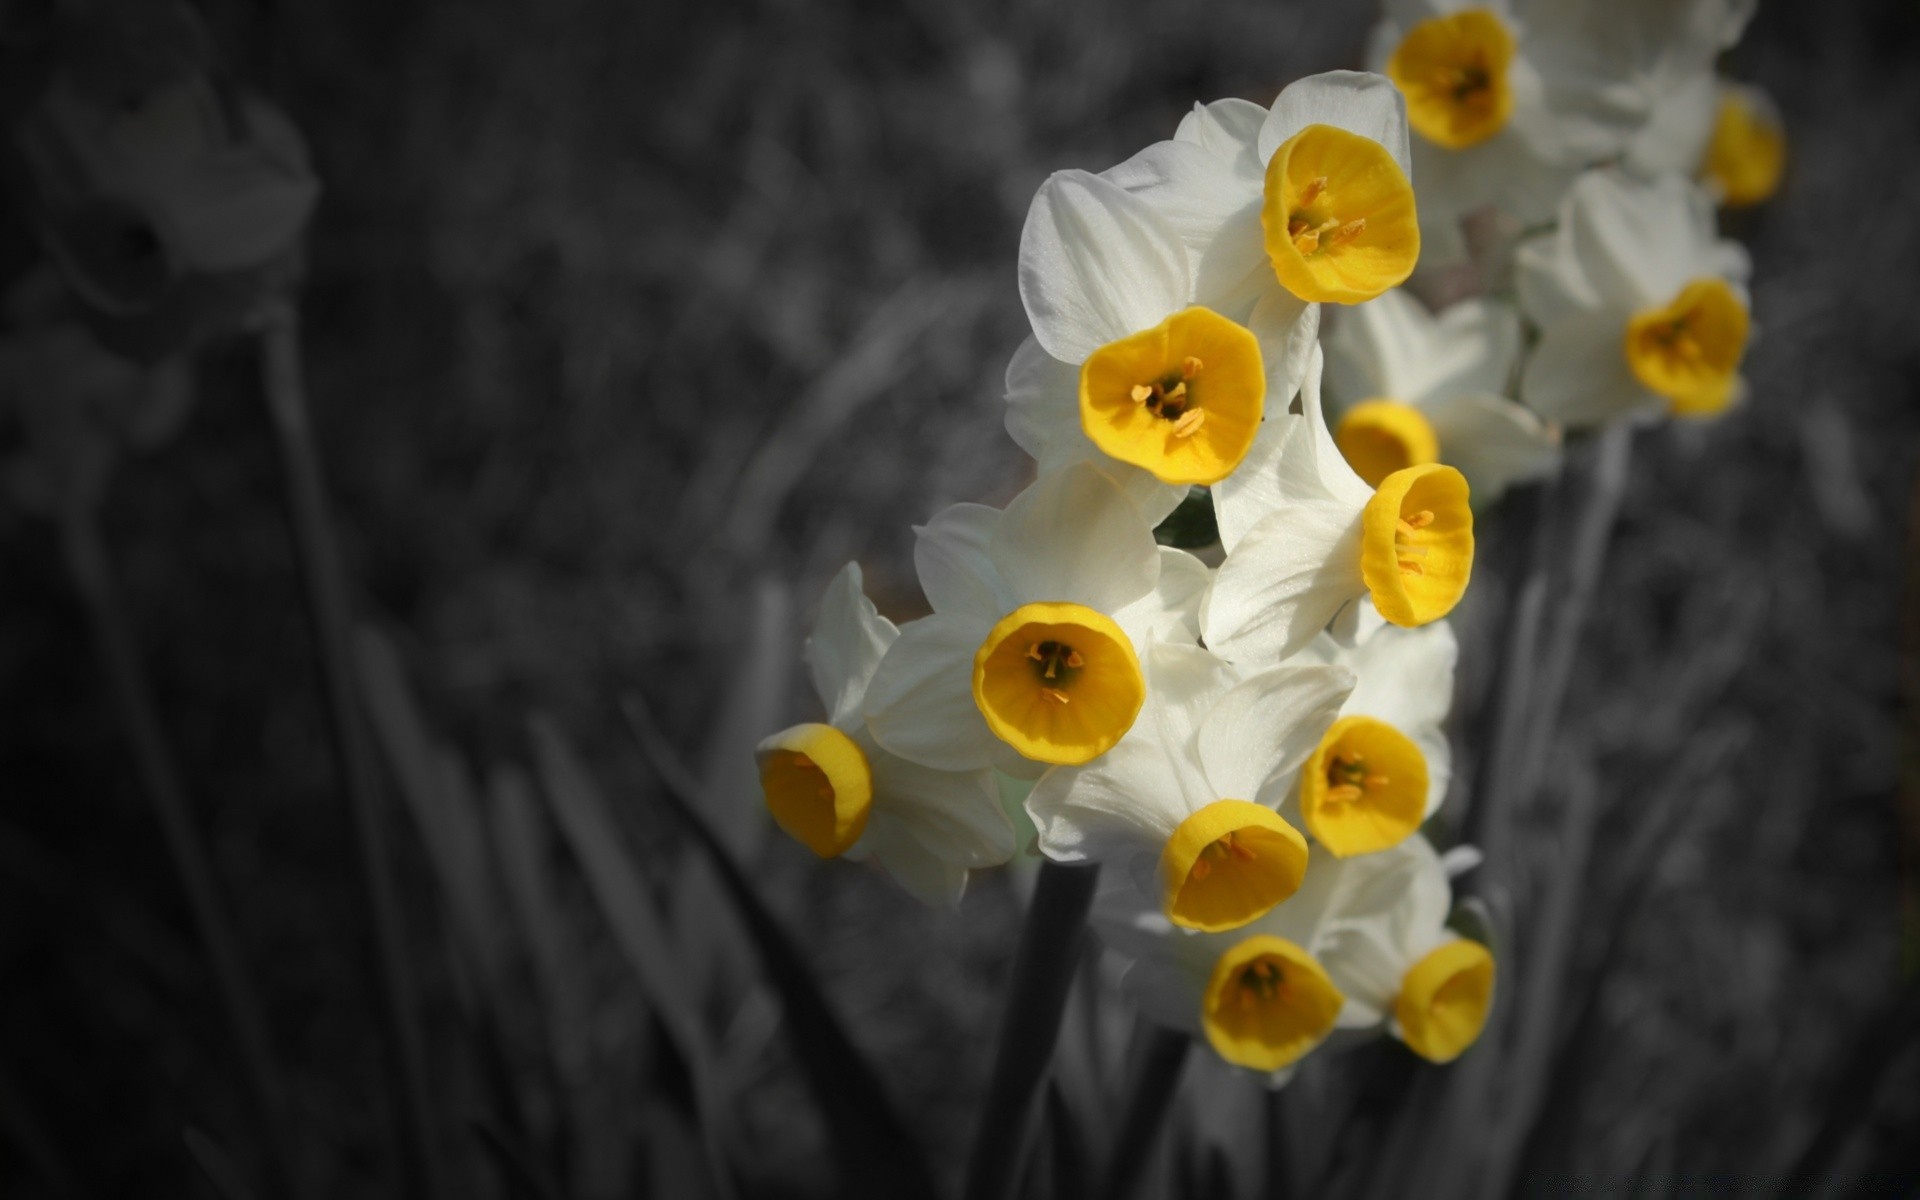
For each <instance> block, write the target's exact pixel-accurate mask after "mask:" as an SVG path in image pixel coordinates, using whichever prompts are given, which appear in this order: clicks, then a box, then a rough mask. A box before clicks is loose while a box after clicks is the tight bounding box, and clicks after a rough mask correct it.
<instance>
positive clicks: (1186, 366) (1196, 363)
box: [1180, 354, 1206, 379]
mask: <svg viewBox="0 0 1920 1200" xmlns="http://www.w3.org/2000/svg"><path fill="white" fill-rule="evenodd" d="M1205 368H1206V364H1205V363H1203V362H1201V361H1200V360H1199V359H1197V358H1195V357H1194V356H1193V355H1191V354H1189V355H1187V356H1186V357H1185V358H1183V359H1181V360H1180V375H1181V377H1182V378H1183V379H1192V378H1193V377H1194V376H1195V375H1198V374H1199V373H1200V372H1201V371H1202V370H1204V369H1205Z"/></svg>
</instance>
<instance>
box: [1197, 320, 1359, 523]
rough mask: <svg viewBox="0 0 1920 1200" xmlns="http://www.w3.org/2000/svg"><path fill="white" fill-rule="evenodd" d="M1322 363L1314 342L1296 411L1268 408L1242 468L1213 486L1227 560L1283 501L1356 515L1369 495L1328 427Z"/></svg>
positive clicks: (1214, 503)
mask: <svg viewBox="0 0 1920 1200" xmlns="http://www.w3.org/2000/svg"><path fill="white" fill-rule="evenodd" d="M1320 364H1321V354H1320V348H1319V345H1318V343H1314V344H1313V345H1312V346H1311V347H1310V348H1309V354H1308V361H1307V367H1306V372H1305V378H1304V379H1303V381H1302V383H1301V386H1300V403H1299V409H1300V411H1299V412H1297V413H1296V412H1292V411H1291V410H1289V409H1284V408H1281V407H1280V406H1278V405H1274V406H1271V407H1269V408H1268V410H1267V419H1266V420H1265V421H1264V422H1262V423H1261V426H1260V432H1259V434H1258V435H1257V436H1256V437H1255V438H1254V442H1253V449H1251V450H1249V451H1248V452H1247V457H1246V459H1245V460H1244V461H1242V462H1241V464H1240V469H1239V470H1237V471H1235V472H1234V473H1233V474H1232V475H1229V476H1227V478H1225V479H1223V480H1221V481H1220V482H1219V483H1218V484H1216V485H1215V486H1214V488H1213V507H1214V512H1215V514H1216V516H1217V517H1218V523H1219V527H1220V544H1221V545H1222V546H1224V547H1225V548H1226V550H1227V553H1228V557H1229V559H1231V557H1232V555H1233V552H1234V551H1235V550H1236V549H1237V548H1238V546H1239V543H1240V540H1241V539H1242V538H1243V537H1245V536H1246V534H1247V532H1248V531H1249V530H1250V529H1252V528H1253V526H1254V525H1256V524H1257V523H1259V522H1260V521H1261V520H1263V519H1264V518H1265V517H1266V516H1267V515H1268V514H1269V513H1272V512H1274V511H1275V510H1277V509H1279V508H1281V507H1283V506H1292V505H1309V506H1320V505H1326V504H1329V503H1331V504H1332V505H1333V506H1334V507H1338V508H1347V509H1351V510H1352V512H1353V513H1354V514H1355V515H1356V516H1357V515H1358V514H1359V512H1360V510H1361V509H1364V508H1365V507H1366V505H1367V501H1368V500H1370V499H1372V497H1373V489H1372V488H1370V487H1368V486H1367V485H1366V483H1365V482H1364V481H1363V480H1362V479H1361V478H1360V477H1359V476H1358V475H1355V474H1354V473H1353V468H1352V467H1350V466H1348V465H1347V460H1346V458H1345V456H1344V455H1342V454H1341V453H1340V449H1339V447H1337V446H1335V445H1334V444H1333V435H1332V434H1331V433H1330V432H1328V430H1327V423H1326V418H1325V415H1324V413H1323V412H1322V409H1321V402H1320V372H1321V366H1320Z"/></svg>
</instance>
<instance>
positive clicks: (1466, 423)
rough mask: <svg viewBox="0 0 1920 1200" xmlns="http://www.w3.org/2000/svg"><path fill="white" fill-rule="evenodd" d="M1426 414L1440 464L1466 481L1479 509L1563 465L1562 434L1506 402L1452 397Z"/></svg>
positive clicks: (1498, 398) (1481, 397) (1496, 398)
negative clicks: (1456, 471) (1561, 461)
mask: <svg viewBox="0 0 1920 1200" xmlns="http://www.w3.org/2000/svg"><path fill="white" fill-rule="evenodd" d="M1424 411H1425V412H1426V415H1427V420H1428V421H1430V422H1432V424H1433V432H1434V435H1435V436H1436V437H1437V438H1439V440H1440V460H1441V461H1442V462H1444V463H1446V464H1448V465H1449V466H1452V467H1455V468H1457V469H1458V470H1459V472H1460V473H1461V474H1462V475H1464V476H1466V477H1467V488H1468V494H1469V495H1470V496H1471V497H1472V499H1473V504H1474V506H1475V507H1476V508H1477V507H1481V506H1483V505H1487V504H1491V503H1493V502H1494V501H1495V500H1497V499H1499V498H1500V494H1501V493H1502V492H1504V491H1506V490H1507V488H1508V487H1509V486H1511V485H1512V484H1515V483H1523V482H1526V481H1527V480H1531V479H1541V478H1545V477H1546V476H1548V475H1551V474H1553V472H1554V471H1555V470H1556V469H1558V467H1559V465H1560V432H1559V430H1558V429H1557V428H1555V427H1554V426H1551V425H1548V424H1547V423H1545V422H1544V421H1542V420H1541V419H1540V418H1539V417H1538V416H1536V415H1535V414H1534V413H1533V412H1531V411H1529V410H1528V409H1527V408H1525V407H1524V406H1522V405H1519V404H1515V403H1514V402H1513V401H1511V400H1508V399H1506V398H1505V397H1503V396H1487V395H1479V396H1476V395H1460V396H1452V397H1450V398H1448V399H1445V400H1439V401H1435V402H1433V403H1430V404H1428V405H1426V406H1425V409H1424Z"/></svg>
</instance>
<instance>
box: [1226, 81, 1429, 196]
mask: <svg viewBox="0 0 1920 1200" xmlns="http://www.w3.org/2000/svg"><path fill="white" fill-rule="evenodd" d="M1309 125H1332V126H1334V127H1335V128H1337V129H1344V130H1346V131H1347V132H1349V133H1357V134H1359V135H1360V136H1362V137H1368V138H1372V139H1373V140H1374V141H1376V142H1379V143H1380V144H1381V145H1382V146H1385V147H1386V148H1387V153H1389V154H1391V155H1392V156H1393V161H1394V162H1396V163H1398V164H1400V169H1401V171H1403V172H1405V173H1406V174H1407V176H1408V178H1412V175H1413V160H1412V158H1411V157H1410V156H1409V155H1408V153H1407V102H1406V99H1405V97H1403V96H1401V94H1400V89H1399V88H1397V87H1395V86H1393V82H1392V81H1391V80H1389V79H1388V78H1387V77H1386V76H1384V75H1376V74H1374V73H1373V72H1371V71H1326V72H1323V73H1322V74H1319V75H1309V76H1307V77H1306V78H1305V79H1300V80H1296V81H1294V82H1293V83H1291V84H1288V85H1287V88H1286V90H1285V91H1282V92H1281V93H1280V95H1279V97H1278V98H1276V99H1275V100H1274V102H1273V111H1272V112H1270V113H1268V114H1267V120H1266V123H1265V124H1264V125H1262V126H1261V127H1260V140H1259V153H1260V161H1261V162H1263V163H1264V162H1266V161H1267V160H1268V159H1270V158H1272V157H1273V152H1274V151H1275V150H1278V149H1279V148H1280V143H1282V142H1284V141H1286V140H1287V139H1288V138H1290V137H1292V136H1293V135H1294V134H1296V133H1299V132H1300V131H1301V130H1302V129H1305V128H1306V127H1307V126H1309Z"/></svg>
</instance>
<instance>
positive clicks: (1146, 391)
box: [1128, 383, 1153, 404]
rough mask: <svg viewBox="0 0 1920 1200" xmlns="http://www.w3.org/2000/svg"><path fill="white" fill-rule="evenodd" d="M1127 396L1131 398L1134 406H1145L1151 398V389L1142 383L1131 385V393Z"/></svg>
mask: <svg viewBox="0 0 1920 1200" xmlns="http://www.w3.org/2000/svg"><path fill="white" fill-rule="evenodd" d="M1128 395H1130V396H1132V397H1133V402H1134V403H1135V404H1145V403H1146V402H1147V401H1148V400H1150V399H1152V398H1153V389H1152V388H1150V387H1148V386H1147V385H1146V384H1144V383H1136V384H1134V385H1133V391H1131V392H1129V393H1128Z"/></svg>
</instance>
